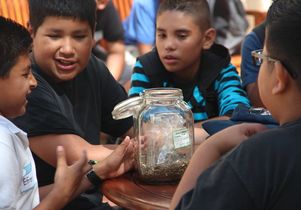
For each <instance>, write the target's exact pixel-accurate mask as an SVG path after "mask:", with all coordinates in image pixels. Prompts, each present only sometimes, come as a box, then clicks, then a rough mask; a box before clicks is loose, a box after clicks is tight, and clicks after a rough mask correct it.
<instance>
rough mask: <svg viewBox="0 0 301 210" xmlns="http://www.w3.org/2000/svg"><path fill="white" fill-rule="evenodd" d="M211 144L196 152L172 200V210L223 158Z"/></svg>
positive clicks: (205, 143) (200, 147)
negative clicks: (205, 172)
mask: <svg viewBox="0 0 301 210" xmlns="http://www.w3.org/2000/svg"><path fill="white" fill-rule="evenodd" d="M210 144H211V143H210V142H207V141H206V142H204V143H203V144H201V145H200V146H199V147H198V148H197V150H196V151H195V153H194V155H193V157H192V159H191V160H190V163H189V165H188V167H187V169H186V171H185V173H184V175H183V177H182V179H181V181H180V183H179V185H178V187H177V190H176V192H175V194H174V196H173V198H172V202H171V206H170V209H174V208H175V207H176V205H177V204H178V203H179V201H180V199H181V198H182V196H183V195H184V194H185V193H186V192H188V191H189V190H191V189H192V188H193V187H194V186H195V184H196V181H197V179H198V177H199V175H200V174H201V173H203V172H204V171H205V170H206V169H207V168H208V167H209V166H210V165H211V164H212V163H214V162H215V161H216V160H218V159H219V158H220V157H221V154H220V153H219V152H218V150H216V149H215V147H212V146H211V145H210Z"/></svg>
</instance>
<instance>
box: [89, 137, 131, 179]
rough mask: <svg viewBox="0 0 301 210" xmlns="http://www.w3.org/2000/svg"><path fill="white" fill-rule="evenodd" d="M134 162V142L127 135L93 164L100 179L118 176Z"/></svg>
mask: <svg viewBox="0 0 301 210" xmlns="http://www.w3.org/2000/svg"><path fill="white" fill-rule="evenodd" d="M133 163H134V144H133V142H132V140H130V138H129V137H126V138H125V139H124V140H123V142H122V143H121V144H120V145H118V147H117V148H116V149H115V150H114V151H113V152H112V153H111V154H110V155H109V156H108V157H107V158H106V159H104V160H103V161H101V162H100V163H98V164H96V165H95V166H93V168H94V171H95V173H96V174H97V175H98V176H99V177H100V178H102V179H108V178H113V177H117V176H120V175H122V174H124V173H125V172H127V171H129V170H130V169H131V168H132V167H133Z"/></svg>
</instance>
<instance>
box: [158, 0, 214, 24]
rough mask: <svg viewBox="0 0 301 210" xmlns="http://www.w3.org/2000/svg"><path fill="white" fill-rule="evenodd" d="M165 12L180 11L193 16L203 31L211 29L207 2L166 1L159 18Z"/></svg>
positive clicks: (204, 0)
mask: <svg viewBox="0 0 301 210" xmlns="http://www.w3.org/2000/svg"><path fill="white" fill-rule="evenodd" d="M165 11H179V12H183V13H186V14H189V15H191V16H192V17H194V18H195V20H196V24H197V25H199V26H200V28H201V30H207V29H208V28H210V27H211V16H210V9H209V5H208V2H207V0H164V1H162V3H161V4H160V6H159V9H158V13H157V16H158V15H160V14H161V13H163V12H165Z"/></svg>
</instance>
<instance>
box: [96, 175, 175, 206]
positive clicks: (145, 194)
mask: <svg viewBox="0 0 301 210" xmlns="http://www.w3.org/2000/svg"><path fill="white" fill-rule="evenodd" d="M176 187H177V185H173V184H164V185H162V184H160V185H148V184H145V183H141V182H139V181H137V180H136V179H135V178H134V176H132V174H126V175H124V176H121V177H118V178H114V179H108V180H106V181H104V183H103V185H102V187H101V190H102V192H103V194H104V195H105V196H106V197H107V198H108V199H109V200H111V201H113V202H114V203H116V204H117V205H118V206H121V207H124V208H126V209H131V210H148V209H149V210H163V209H164V210H166V209H168V208H169V206H170V202H171V198H172V196H173V194H174V192H175V190H176Z"/></svg>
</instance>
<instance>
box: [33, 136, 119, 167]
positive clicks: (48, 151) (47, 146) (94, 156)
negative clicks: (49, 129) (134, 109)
mask: <svg viewBox="0 0 301 210" xmlns="http://www.w3.org/2000/svg"><path fill="white" fill-rule="evenodd" d="M29 140H30V149H31V150H32V151H33V152H34V153H35V154H36V155H37V156H39V157H40V158H41V159H42V160H44V161H45V162H47V163H48V164H50V165H52V166H53V167H55V166H56V148H57V146H64V148H65V150H66V159H67V162H68V164H72V163H74V162H75V161H76V160H78V159H79V158H80V156H81V154H82V151H83V150H86V151H87V156H88V159H89V160H90V159H91V160H99V161H100V160H103V159H105V158H106V157H107V156H108V155H109V154H111V152H112V151H113V150H112V148H111V147H112V145H92V144H89V143H88V142H87V141H85V140H84V139H83V138H81V137H80V136H77V135H74V134H50V135H43V136H36V137H30V138H29Z"/></svg>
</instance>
